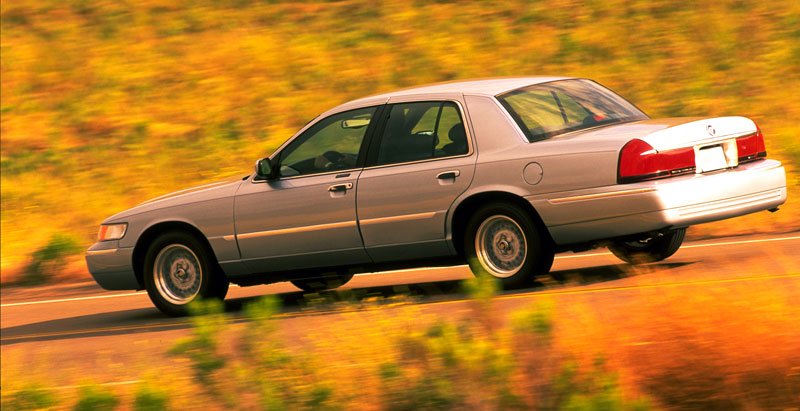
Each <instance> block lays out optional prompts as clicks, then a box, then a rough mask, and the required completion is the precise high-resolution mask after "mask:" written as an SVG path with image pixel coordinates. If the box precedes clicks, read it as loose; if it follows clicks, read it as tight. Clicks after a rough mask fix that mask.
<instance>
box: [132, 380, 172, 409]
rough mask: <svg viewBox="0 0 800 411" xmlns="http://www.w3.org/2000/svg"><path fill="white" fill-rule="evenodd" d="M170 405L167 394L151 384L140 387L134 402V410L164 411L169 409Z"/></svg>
mask: <svg viewBox="0 0 800 411" xmlns="http://www.w3.org/2000/svg"><path fill="white" fill-rule="evenodd" d="M168 405H169V397H168V396H167V393H166V392H164V391H162V390H159V389H157V388H154V387H152V386H151V385H149V384H142V385H140V386H139V389H138V390H137V391H136V397H135V398H134V400H133V409H134V410H136V411H163V410H167V409H169V407H168Z"/></svg>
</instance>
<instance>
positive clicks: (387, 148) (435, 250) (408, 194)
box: [357, 100, 476, 262]
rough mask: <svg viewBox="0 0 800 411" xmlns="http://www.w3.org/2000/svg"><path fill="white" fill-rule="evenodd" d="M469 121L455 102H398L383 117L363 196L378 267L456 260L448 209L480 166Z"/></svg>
mask: <svg viewBox="0 0 800 411" xmlns="http://www.w3.org/2000/svg"><path fill="white" fill-rule="evenodd" d="M390 102H391V101H390ZM465 119H466V116H465V115H464V112H463V110H462V105H461V104H460V102H458V101H456V100H435V101H410V102H397V103H393V104H390V105H388V106H387V107H386V109H385V110H384V111H383V114H382V118H381V128H380V131H379V132H377V133H376V135H375V137H374V138H373V143H372V144H371V145H370V153H369V157H368V160H367V165H368V167H366V168H365V169H364V170H363V171H362V173H361V176H360V177H359V179H358V191H357V197H358V199H357V200H358V201H357V203H358V220H359V226H360V227H361V235H362V237H363V239H364V245H365V247H366V249H367V253H369V255H370V257H371V258H372V259H373V261H375V262H380V261H392V260H405V259H413V258H424V257H434V256H446V255H450V254H452V249H451V247H449V246H448V244H447V238H446V232H445V221H446V218H447V213H448V209H449V208H450V206H451V205H452V204H453V202H454V201H455V199H456V197H458V196H459V195H460V194H461V193H463V192H464V191H465V190H466V189H467V188H468V187H469V184H470V183H471V181H472V176H473V172H474V169H475V161H476V155H475V152H474V150H473V148H472V147H473V144H472V141H471V138H470V133H469V127H467V123H466V121H465Z"/></svg>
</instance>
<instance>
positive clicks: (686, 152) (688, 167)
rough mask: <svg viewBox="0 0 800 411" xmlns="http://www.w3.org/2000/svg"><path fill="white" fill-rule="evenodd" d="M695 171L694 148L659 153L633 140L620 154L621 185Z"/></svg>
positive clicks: (649, 146) (647, 145) (619, 176)
mask: <svg viewBox="0 0 800 411" xmlns="http://www.w3.org/2000/svg"><path fill="white" fill-rule="evenodd" d="M694 169H695V163H694V148H692V147H687V148H678V149H675V150H668V151H662V152H657V151H656V150H655V149H654V148H653V147H652V146H651V145H650V144H647V143H645V142H644V141H642V140H639V139H633V140H631V141H629V142H628V143H627V144H625V147H622V151H620V153H619V172H618V175H617V181H618V182H619V183H631V182H634V181H641V180H649V179H653V178H661V177H669V176H673V175H676V174H683V173H688V172H692V171H694Z"/></svg>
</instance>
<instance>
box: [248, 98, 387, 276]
mask: <svg viewBox="0 0 800 411" xmlns="http://www.w3.org/2000/svg"><path fill="white" fill-rule="evenodd" d="M375 111H376V108H375V107H370V108H364V109H358V110H352V111H347V112H344V113H338V114H334V115H331V116H329V117H327V118H324V119H322V120H319V121H318V122H316V123H315V124H313V125H312V126H310V127H308V128H307V129H306V131H304V132H303V133H301V134H300V135H298V136H297V137H296V138H295V139H294V140H292V141H291V142H290V143H289V144H287V145H286V146H285V147H284V148H283V149H282V150H281V151H280V152H279V153H277V154H276V155H274V156H273V157H272V161H273V163H274V164H277V167H279V170H280V172H279V176H278V178H276V179H275V180H270V181H257V180H254V179H253V178H251V179H250V181H248V182H247V183H245V184H243V185H242V187H241V188H240V189H239V192H238V193H237V195H236V205H235V209H234V214H235V220H236V239H237V241H238V244H239V250H240V252H241V255H242V259H243V260H244V262H245V263H246V265H247V267H248V269H249V271H251V272H255V273H257V272H269V271H279V270H294V269H304V268H314V267H329V266H336V265H348V264H361V263H366V262H369V257H368V256H367V254H366V252H365V250H364V245H363V242H362V241H361V235H360V234H359V230H358V222H357V219H356V189H357V185H358V177H359V174H360V173H361V162H362V161H363V157H364V156H365V155H366V153H365V152H363V151H365V150H362V145H363V143H364V141H365V137H366V135H367V131H368V130H370V129H371V126H370V124H372V123H373V122H372V121H371V120H372V117H373V116H374V115H375Z"/></svg>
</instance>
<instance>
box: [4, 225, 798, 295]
mask: <svg viewBox="0 0 800 411" xmlns="http://www.w3.org/2000/svg"><path fill="white" fill-rule="evenodd" d="M789 240H800V236H792V237H777V238H761V239H757V240H741V241H725V242H721V243H708V244H688V245H684V246H682V247H681V248H701V247H721V246H726V245H739V244H752V243H767V242H773V241H789ZM605 255H612V254H611V253H609V252H605V253H589V254H575V255H560V256H557V257H556V260H559V259H567V258H586V257H598V256H605ZM456 267H458V268H461V267H466V265H459V266H456ZM447 268H453V267H421V268H409V269H404V270H393V271H383V272H379V273H363V274H358V275H357V277H358V276H368V275H384V274H389V273H403V272H411V271H427V270H439V269H447ZM143 294H145V292H144V291H137V292H134V293H125V294H111V295H91V296H86V297H74V298H62V299H58V300H43V301H25V302H21V303H8V304H0V307H19V306H23V305H36V304H52V303H63V302H70V301H84V300H98V299H102V298H117V297H132V296H136V295H143Z"/></svg>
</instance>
